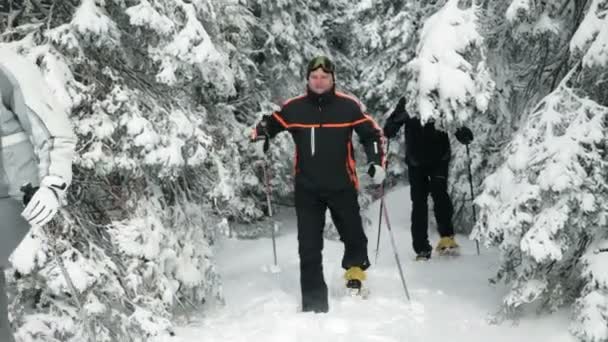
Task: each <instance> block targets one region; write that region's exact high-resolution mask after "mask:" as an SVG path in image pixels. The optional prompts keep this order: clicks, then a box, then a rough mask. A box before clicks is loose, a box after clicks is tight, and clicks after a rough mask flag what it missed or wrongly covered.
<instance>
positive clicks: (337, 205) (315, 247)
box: [295, 184, 370, 312]
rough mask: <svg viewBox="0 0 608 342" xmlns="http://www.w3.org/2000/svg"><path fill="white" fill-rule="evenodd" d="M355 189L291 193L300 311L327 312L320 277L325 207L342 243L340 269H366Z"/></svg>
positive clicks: (300, 189)
mask: <svg viewBox="0 0 608 342" xmlns="http://www.w3.org/2000/svg"><path fill="white" fill-rule="evenodd" d="M357 196H358V194H357V190H356V189H355V188H354V187H352V188H348V189H344V190H336V191H322V190H313V189H310V188H308V187H306V186H302V185H297V184H296V191H295V202H296V214H297V219H298V253H299V255H300V286H301V290H302V310H303V311H315V312H327V311H328V309H329V307H328V300H327V285H326V283H325V280H324V278H323V257H322V254H321V251H322V250H323V228H324V227H325V212H326V210H327V209H328V208H329V210H330V214H331V217H332V220H333V222H334V224H335V226H336V228H337V230H338V233H339V234H340V240H341V241H342V242H343V243H344V256H343V258H342V267H343V268H344V269H348V268H349V267H352V266H359V267H361V268H362V269H364V270H365V269H367V268H368V267H369V265H370V264H369V259H368V256H367V237H366V236H365V232H364V231H363V225H362V222H361V216H360V214H359V210H360V209H359V203H358V201H357Z"/></svg>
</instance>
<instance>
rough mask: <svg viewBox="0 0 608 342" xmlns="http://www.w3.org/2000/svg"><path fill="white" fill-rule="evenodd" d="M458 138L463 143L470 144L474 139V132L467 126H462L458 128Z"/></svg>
mask: <svg viewBox="0 0 608 342" xmlns="http://www.w3.org/2000/svg"><path fill="white" fill-rule="evenodd" d="M456 139H457V140H458V141H459V142H460V143H461V144H465V145H468V144H470V143H471V141H473V132H471V130H470V129H469V128H468V127H466V126H462V127H460V128H459V129H458V130H456Z"/></svg>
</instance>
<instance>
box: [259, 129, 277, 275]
mask: <svg viewBox="0 0 608 342" xmlns="http://www.w3.org/2000/svg"><path fill="white" fill-rule="evenodd" d="M269 148H270V137H269V136H268V135H265V136H264V162H263V163H262V172H263V176H264V183H265V188H266V205H267V206H268V217H269V218H272V216H273V212H272V197H271V196H272V193H271V189H270V174H269V172H268V158H267V154H266V153H267V152H268V149H269ZM275 228H276V227H275V226H274V225H273V227H272V255H273V258H274V266H275V267H277V266H278V262H277V243H276V237H275Z"/></svg>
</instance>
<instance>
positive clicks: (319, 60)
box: [306, 56, 336, 79]
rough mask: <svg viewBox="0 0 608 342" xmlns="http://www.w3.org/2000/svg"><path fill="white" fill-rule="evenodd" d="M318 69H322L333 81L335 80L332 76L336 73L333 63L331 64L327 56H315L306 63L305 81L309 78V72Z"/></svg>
mask: <svg viewBox="0 0 608 342" xmlns="http://www.w3.org/2000/svg"><path fill="white" fill-rule="evenodd" d="M319 68H321V69H323V71H325V72H327V73H330V74H331V76H332V77H333V78H334V79H335V78H336V77H335V74H334V72H335V71H336V68H335V66H334V63H332V62H331V60H330V59H329V58H328V57H327V56H317V57H315V58H313V59H312V60H311V61H310V62H308V67H307V68H306V79H308V77H310V73H311V72H313V71H315V70H317V69H319Z"/></svg>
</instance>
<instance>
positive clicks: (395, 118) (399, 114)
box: [383, 96, 407, 139]
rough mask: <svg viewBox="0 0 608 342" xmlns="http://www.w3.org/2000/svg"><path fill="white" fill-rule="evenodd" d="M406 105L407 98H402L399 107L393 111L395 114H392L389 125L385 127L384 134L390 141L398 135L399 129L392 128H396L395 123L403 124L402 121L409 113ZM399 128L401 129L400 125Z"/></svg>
mask: <svg viewBox="0 0 608 342" xmlns="http://www.w3.org/2000/svg"><path fill="white" fill-rule="evenodd" d="M405 103H406V101H405V96H401V98H400V99H399V102H398V103H397V106H395V109H393V112H392V113H391V115H390V117H389V119H388V121H387V123H386V124H385V125H384V129H383V133H384V136H385V137H387V138H389V139H390V138H394V137H395V136H396V135H397V132H398V131H399V129H398V128H397V129H396V130H395V129H394V128H393V127H392V126H394V124H395V123H396V124H402V122H401V121H403V120H404V119H405V118H406V117H407V113H406V111H405ZM391 123H393V124H391ZM398 127H400V125H399V126H398Z"/></svg>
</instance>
